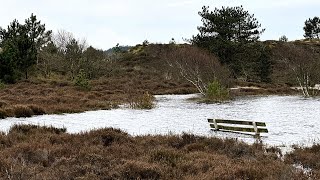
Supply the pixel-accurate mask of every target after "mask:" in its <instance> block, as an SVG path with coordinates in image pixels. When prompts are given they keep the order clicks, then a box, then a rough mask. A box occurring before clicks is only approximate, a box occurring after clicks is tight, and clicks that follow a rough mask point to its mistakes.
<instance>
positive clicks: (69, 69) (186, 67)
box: [0, 6, 320, 94]
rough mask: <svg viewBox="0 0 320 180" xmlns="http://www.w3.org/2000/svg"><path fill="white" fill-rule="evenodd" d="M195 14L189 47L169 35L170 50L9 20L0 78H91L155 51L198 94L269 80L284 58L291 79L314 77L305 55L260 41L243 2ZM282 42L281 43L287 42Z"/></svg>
mask: <svg viewBox="0 0 320 180" xmlns="http://www.w3.org/2000/svg"><path fill="white" fill-rule="evenodd" d="M199 15H200V16H201V17H202V23H203V24H202V26H199V27H198V30H199V33H198V34H197V35H195V36H193V37H192V38H191V39H189V43H190V44H191V46H192V47H190V46H179V45H176V44H175V41H174V39H172V40H171V41H170V42H169V45H168V46H169V47H171V48H169V49H168V51H166V50H164V49H161V48H160V49H157V47H156V45H153V44H150V43H149V42H148V41H147V40H146V41H144V42H143V43H142V45H137V46H136V47H123V46H120V45H119V44H117V46H115V47H114V48H112V49H111V50H108V51H103V50H99V49H96V48H94V47H92V46H88V44H87V43H86V40H85V39H78V38H76V37H74V35H73V34H72V33H70V32H67V31H64V30H60V31H58V32H57V33H55V34H54V33H52V31H51V30H46V27H45V24H42V23H41V21H39V20H38V19H37V18H36V16H35V15H33V14H32V15H31V17H30V18H28V19H26V20H25V22H24V23H23V24H21V23H19V22H18V21H17V20H13V22H11V23H10V25H9V26H8V27H7V28H6V29H4V28H0V81H3V82H5V83H14V82H16V81H17V80H19V79H24V78H25V79H28V78H29V76H30V74H31V75H33V76H42V77H45V78H50V77H51V76H52V75H55V74H60V75H63V76H65V77H66V78H68V79H69V80H74V79H76V78H77V77H78V76H79V77H81V78H88V79H94V78H99V77H102V76H110V75H112V74H114V73H113V72H116V71H119V72H120V69H123V68H122V67H119V66H121V65H125V64H126V63H123V64H121V63H118V62H119V61H121V60H123V59H125V60H132V59H137V58H140V59H149V60H150V59H153V58H154V57H155V56H157V57H158V58H160V59H161V60H164V61H165V63H166V64H167V65H168V67H174V68H175V70H176V71H177V72H179V74H180V75H182V76H183V77H184V78H185V79H186V80H187V81H188V82H191V83H192V84H194V85H195V87H196V88H197V89H199V91H200V92H201V93H202V94H205V93H206V91H207V88H208V87H209V85H210V83H211V84H212V83H213V82H214V83H216V82H215V81H218V82H221V83H222V84H224V85H228V83H226V82H229V80H227V78H229V79H237V80H241V81H246V82H263V83H272V82H273V81H274V73H273V71H274V70H275V69H276V70H277V68H275V66H278V65H279V64H281V63H282V64H285V65H284V66H283V67H285V66H286V67H287V71H293V72H292V73H291V74H294V76H295V79H299V81H297V82H296V84H301V86H302V85H303V86H307V87H308V86H311V85H312V84H314V83H316V79H317V76H318V74H317V75H314V74H315V73H311V72H309V71H311V70H310V69H311V68H309V69H308V68H304V65H305V64H307V63H301V61H303V58H301V59H296V58H294V57H289V56H287V55H286V53H283V52H280V54H279V52H278V51H277V50H274V49H273V48H274V45H272V44H270V43H265V42H261V41H260V36H261V34H262V33H263V32H264V31H265V29H264V28H262V25H261V24H260V23H259V22H258V20H257V19H256V18H255V17H254V15H253V14H250V13H249V12H248V11H246V10H244V8H243V7H242V6H239V7H222V8H220V9H219V8H215V9H214V10H213V11H210V10H209V7H207V6H204V7H203V8H202V10H201V11H200V12H199ZM319 27H320V20H319V18H318V17H314V18H313V19H308V20H306V21H305V27H304V30H305V35H304V36H305V37H306V38H307V39H308V40H314V39H316V40H319V34H320V28H319ZM285 41H288V38H287V37H285V36H281V37H280V39H279V42H281V43H284V42H285ZM150 45H151V46H150ZM290 46H291V45H290ZM293 46H294V45H293ZM159 47H164V46H159ZM280 47H282V48H284V49H285V48H286V47H287V45H283V46H280ZM148 48H149V50H146V49H148ZM181 48H185V49H181ZM195 48H200V49H202V50H197V49H195ZM150 49H153V50H156V51H157V52H154V51H153V54H151V55H150V54H148V53H146V52H147V51H150ZM287 49H293V50H296V49H298V48H296V47H295V46H294V47H292V48H290V47H288V48H287ZM305 50H306V51H309V50H307V49H304V50H303V51H305ZM164 51H166V52H165V53H164ZM137 52H139V53H137ZM133 57H135V58H133ZM275 57H276V58H275ZM295 57H297V56H295ZM314 57H315V58H314ZM316 57H317V54H315V55H314V56H312V57H311V56H310V59H315V61H310V63H309V61H308V64H309V66H310V67H318V66H315V64H318V61H319V59H318V58H316ZM168 58H170V60H168ZM118 60H119V61H118ZM299 61H300V62H299ZM117 63H118V64H117ZM208 63H209V65H208ZM115 64H117V65H115ZM127 64H128V63H127ZM129 64H130V63H129ZM208 67H210V69H208ZM211 67H212V68H211ZM313 69H314V68H313ZM208 74H210V76H209V75H208ZM208 77H210V78H208Z"/></svg>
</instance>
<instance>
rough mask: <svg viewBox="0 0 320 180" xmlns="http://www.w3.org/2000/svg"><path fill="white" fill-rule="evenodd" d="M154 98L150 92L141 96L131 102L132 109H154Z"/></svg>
mask: <svg viewBox="0 0 320 180" xmlns="http://www.w3.org/2000/svg"><path fill="white" fill-rule="evenodd" d="M154 99H155V98H154V96H153V95H152V94H149V93H148V92H146V93H144V94H143V95H140V96H138V97H136V98H134V99H132V100H131V101H130V102H129V106H130V108H132V109H152V108H153V107H154V103H153V101H154Z"/></svg>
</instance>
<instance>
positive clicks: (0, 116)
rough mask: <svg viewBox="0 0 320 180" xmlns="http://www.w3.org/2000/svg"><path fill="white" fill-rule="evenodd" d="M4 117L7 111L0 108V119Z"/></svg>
mask: <svg viewBox="0 0 320 180" xmlns="http://www.w3.org/2000/svg"><path fill="white" fill-rule="evenodd" d="M6 117H7V113H6V112H5V111H4V110H2V109H0V119H4V118H6Z"/></svg>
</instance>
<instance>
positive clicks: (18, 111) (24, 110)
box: [13, 105, 34, 118]
mask: <svg viewBox="0 0 320 180" xmlns="http://www.w3.org/2000/svg"><path fill="white" fill-rule="evenodd" d="M13 111H14V116H15V117H17V118H20V117H31V116H33V115H34V113H33V111H32V109H31V108H30V107H28V106H20V105H18V106H14V108H13Z"/></svg>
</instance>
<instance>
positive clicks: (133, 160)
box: [0, 125, 314, 180]
mask: <svg viewBox="0 0 320 180" xmlns="http://www.w3.org/2000/svg"><path fill="white" fill-rule="evenodd" d="M310 178H311V179H312V178H314V177H313V176H311V177H310ZM0 179H299V180H300V179H308V177H307V175H305V174H303V172H302V170H298V169H295V168H294V167H293V166H292V164H291V163H284V162H283V161H282V160H281V159H280V158H279V154H278V153H277V151H274V150H268V149H267V150H266V149H264V148H263V147H262V145H260V144H253V145H247V144H244V143H242V142H239V141H237V140H231V139H226V140H222V139H218V138H205V137H198V136H194V135H190V134H183V135H181V136H174V135H170V136H138V137H132V136H130V135H128V134H127V133H125V132H122V131H121V130H118V129H100V130H95V131H91V132H86V133H81V134H67V133H65V129H57V128H53V127H38V126H35V125H16V126H13V127H12V128H11V129H10V131H9V132H8V134H0Z"/></svg>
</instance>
